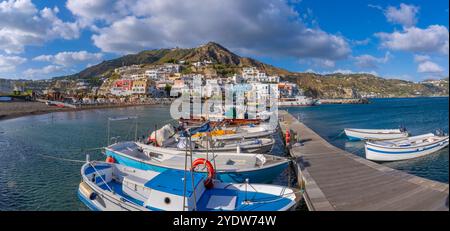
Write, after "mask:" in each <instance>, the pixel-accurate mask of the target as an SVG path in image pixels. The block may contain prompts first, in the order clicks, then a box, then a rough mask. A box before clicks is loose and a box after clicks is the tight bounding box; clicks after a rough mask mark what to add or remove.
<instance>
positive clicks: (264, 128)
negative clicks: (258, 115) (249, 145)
mask: <svg viewBox="0 0 450 231" xmlns="http://www.w3.org/2000/svg"><path fill="white" fill-rule="evenodd" d="M223 130H229V131H233V132H234V134H225V135H219V136H212V137H211V138H212V140H217V141H229V140H243V139H253V138H264V137H271V136H273V135H274V134H275V133H276V132H277V127H276V126H274V125H271V124H269V123H265V124H260V125H255V126H249V125H244V126H239V127H236V128H224V129H223ZM193 140H194V139H193Z"/></svg>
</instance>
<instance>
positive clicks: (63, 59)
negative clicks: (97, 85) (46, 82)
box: [33, 51, 103, 66]
mask: <svg viewBox="0 0 450 231" xmlns="http://www.w3.org/2000/svg"><path fill="white" fill-rule="evenodd" d="M102 56H103V55H102V54H101V53H90V52H87V51H77V52H68V51H65V52H59V53H58V54H56V55H40V56H37V57H35V58H33V60H35V61H45V62H51V63H54V64H58V65H63V66H73V65H76V64H79V63H83V62H96V61H100V60H101V58H102Z"/></svg>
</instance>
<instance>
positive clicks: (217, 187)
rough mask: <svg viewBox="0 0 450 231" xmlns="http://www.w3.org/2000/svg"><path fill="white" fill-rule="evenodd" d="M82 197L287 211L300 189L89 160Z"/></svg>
mask: <svg viewBox="0 0 450 231" xmlns="http://www.w3.org/2000/svg"><path fill="white" fill-rule="evenodd" d="M81 176H82V179H83V180H82V182H81V183H80V185H79V189H78V197H79V198H80V200H81V201H82V202H83V203H84V204H85V205H86V206H87V207H88V208H89V209H91V210H95V211H286V210H290V209H293V208H295V205H296V203H297V201H298V200H299V197H300V196H299V194H298V193H297V192H294V190H293V189H291V188H288V187H283V186H276V185H265V184H253V183H252V184H250V183H248V182H246V183H240V184H232V183H221V182H218V181H216V180H214V179H212V178H211V177H210V176H208V177H206V176H205V175H204V174H200V173H196V172H191V171H189V170H188V171H184V170H183V171H180V170H167V171H164V172H158V171H143V170H139V169H136V168H131V167H129V166H125V165H120V164H114V163H105V162H87V163H86V164H84V165H83V166H82V167H81Z"/></svg>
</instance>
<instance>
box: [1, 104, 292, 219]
mask: <svg viewBox="0 0 450 231" xmlns="http://www.w3.org/2000/svg"><path fill="white" fill-rule="evenodd" d="M135 115H136V116H138V119H137V122H138V130H137V134H138V135H139V136H142V135H146V136H148V135H149V134H150V131H153V130H155V126H158V127H161V126H163V125H164V124H167V123H169V122H174V121H173V120H172V119H171V118H170V115H169V107H167V106H140V107H127V108H114V109H102V110H85V111H76V112H56V113H51V114H44V115H36V116H27V117H21V118H16V119H10V120H3V121H0V211H4V210H58V211H59V210H88V209H87V208H86V206H85V205H84V204H82V203H81V202H80V201H79V199H78V197H77V189H78V184H79V183H80V180H81V176H80V168H81V165H82V162H83V160H85V158H86V154H89V155H90V158H91V159H96V160H104V159H105V156H104V155H103V154H102V153H101V150H99V149H98V148H99V147H103V146H105V144H106V143H107V124H108V123H107V121H108V117H126V116H135ZM110 128H111V130H110V135H111V137H113V138H115V139H117V140H133V139H134V138H135V134H136V132H135V121H134V120H126V121H114V122H111V126H110ZM272 153H273V154H277V155H284V154H285V153H284V149H283V146H282V144H281V139H279V137H278V139H277V144H276V146H275V147H274V150H273V151H272ZM288 179H293V177H292V178H289V175H288V171H287V170H286V171H285V172H283V173H282V174H280V176H278V177H277V178H276V180H275V181H274V182H273V183H274V184H278V185H287V181H288ZM250 180H251V179H250Z"/></svg>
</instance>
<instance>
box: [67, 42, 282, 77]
mask: <svg viewBox="0 0 450 231" xmlns="http://www.w3.org/2000/svg"><path fill="white" fill-rule="evenodd" d="M204 60H209V61H212V62H213V63H214V64H216V69H224V68H227V69H230V70H232V69H234V68H239V67H244V66H255V67H258V68H259V69H261V70H264V71H266V72H267V73H269V74H287V73H289V72H288V71H286V70H282V69H280V68H276V67H274V66H271V65H268V64H264V63H261V62H259V61H257V60H254V59H251V58H244V57H240V56H238V55H236V54H234V53H232V52H231V51H229V50H228V49H226V48H225V47H223V46H221V45H219V44H217V43H214V42H209V43H207V44H205V45H202V46H200V47H197V48H186V49H185V48H172V49H158V50H147V51H142V52H139V53H137V54H131V55H125V56H122V57H120V58H117V59H112V60H108V61H103V62H102V63H100V64H97V65H94V66H91V67H89V68H86V69H85V70H83V71H81V72H79V73H77V74H74V75H70V76H62V77H58V78H75V79H90V78H94V77H100V76H105V77H108V76H109V75H110V74H111V73H112V71H113V70H114V69H115V68H117V67H121V66H129V65H136V64H137V65H155V64H163V63H167V62H177V61H184V62H185V63H186V64H189V63H194V62H199V61H204Z"/></svg>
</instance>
